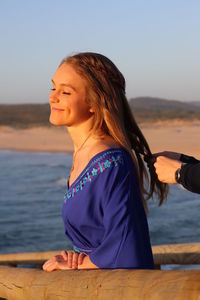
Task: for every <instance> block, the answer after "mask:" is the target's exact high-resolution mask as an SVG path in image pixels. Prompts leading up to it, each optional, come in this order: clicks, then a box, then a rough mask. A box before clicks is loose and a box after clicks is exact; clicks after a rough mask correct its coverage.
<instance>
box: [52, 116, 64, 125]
mask: <svg viewBox="0 0 200 300" xmlns="http://www.w3.org/2000/svg"><path fill="white" fill-rule="evenodd" d="M49 123H51V124H52V125H54V126H66V124H65V123H64V122H62V121H61V120H58V119H56V118H53V117H51V116H50V118H49Z"/></svg>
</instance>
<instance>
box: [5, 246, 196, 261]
mask: <svg viewBox="0 0 200 300" xmlns="http://www.w3.org/2000/svg"><path fill="white" fill-rule="evenodd" d="M152 250H153V256H154V262H155V265H164V264H185V265H187V264H200V243H191V244H174V245H173V244H172V245H159V246H153V247H152ZM60 252H61V250H60V251H47V252H27V253H12V254H1V255H0V264H12V265H19V264H36V265H41V264H43V263H44V261H46V260H48V259H49V258H51V257H52V256H54V255H57V254H60Z"/></svg>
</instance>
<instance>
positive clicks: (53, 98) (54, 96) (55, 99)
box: [49, 91, 59, 103]
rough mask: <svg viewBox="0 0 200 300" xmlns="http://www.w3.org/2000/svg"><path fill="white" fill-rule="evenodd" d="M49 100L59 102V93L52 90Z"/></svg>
mask: <svg viewBox="0 0 200 300" xmlns="http://www.w3.org/2000/svg"><path fill="white" fill-rule="evenodd" d="M49 101H50V103H58V102H59V98H58V93H56V92H55V91H53V92H51V93H50V95H49Z"/></svg>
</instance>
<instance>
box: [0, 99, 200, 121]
mask: <svg viewBox="0 0 200 300" xmlns="http://www.w3.org/2000/svg"><path fill="white" fill-rule="evenodd" d="M129 104H130V107H131V109H132V111H133V114H134V116H135V118H136V120H137V121H138V122H139V123H140V122H143V123H144V122H154V121H158V120H167V119H181V120H193V119H199V120H200V102H198V101H196V102H182V101H172V100H166V99H160V98H153V97H138V98H132V99H130V101H129ZM49 113H50V107H49V104H18V105H0V125H7V126H13V127H30V126H49Z"/></svg>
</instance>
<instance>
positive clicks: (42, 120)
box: [0, 104, 50, 127]
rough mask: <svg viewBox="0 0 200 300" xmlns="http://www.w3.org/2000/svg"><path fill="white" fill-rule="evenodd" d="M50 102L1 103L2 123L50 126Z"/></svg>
mask: <svg viewBox="0 0 200 300" xmlns="http://www.w3.org/2000/svg"><path fill="white" fill-rule="evenodd" d="M49 113H50V107H49V105H48V104H16V105H4V104H3V105H0V125H7V126H14V127H29V126H48V125H49V121H48V120H49Z"/></svg>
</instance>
